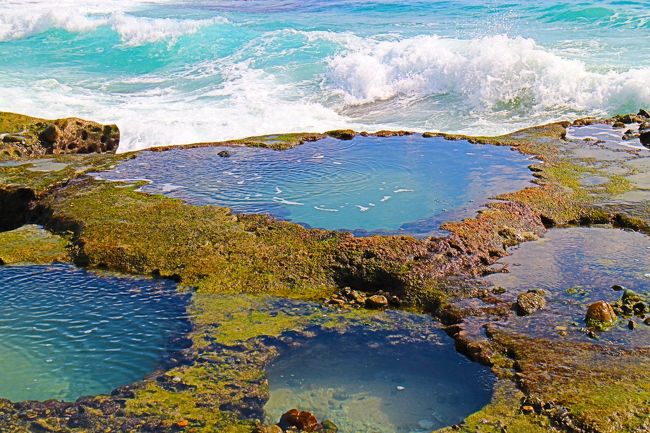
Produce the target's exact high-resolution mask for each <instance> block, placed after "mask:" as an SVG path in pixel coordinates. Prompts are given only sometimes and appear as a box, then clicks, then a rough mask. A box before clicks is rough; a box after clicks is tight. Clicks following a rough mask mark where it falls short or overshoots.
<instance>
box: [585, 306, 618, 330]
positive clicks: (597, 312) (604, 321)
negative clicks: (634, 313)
mask: <svg viewBox="0 0 650 433" xmlns="http://www.w3.org/2000/svg"><path fill="white" fill-rule="evenodd" d="M616 320H617V317H616V313H614V309H613V308H612V306H611V305H609V304H608V303H607V302H605V301H597V302H594V303H593V304H591V305H590V306H589V308H587V314H586V315H585V322H586V323H587V326H589V327H591V328H597V329H606V328H608V327H610V326H612V325H613V324H614V323H616Z"/></svg>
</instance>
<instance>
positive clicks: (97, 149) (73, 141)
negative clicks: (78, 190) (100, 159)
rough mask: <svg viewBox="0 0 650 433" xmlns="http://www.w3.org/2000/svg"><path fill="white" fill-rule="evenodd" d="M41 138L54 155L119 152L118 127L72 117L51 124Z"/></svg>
mask: <svg viewBox="0 0 650 433" xmlns="http://www.w3.org/2000/svg"><path fill="white" fill-rule="evenodd" d="M39 138H40V140H41V142H42V143H43V145H44V146H46V147H48V148H49V149H50V150H51V153H54V154H62V153H106V152H114V151H115V150H117V146H118V145H119V143H120V131H119V129H118V128H117V126H116V125H101V124H99V123H96V122H91V121H88V120H83V119H77V118H74V117H72V118H67V119H59V120H55V121H54V122H52V123H50V124H49V125H48V126H47V127H46V128H45V129H44V130H43V132H41V134H40V137H39Z"/></svg>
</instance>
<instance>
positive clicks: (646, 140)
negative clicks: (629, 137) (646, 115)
mask: <svg viewBox="0 0 650 433" xmlns="http://www.w3.org/2000/svg"><path fill="white" fill-rule="evenodd" d="M639 139H640V140H641V144H643V145H644V146H645V147H650V129H646V130H645V131H643V132H641V134H639Z"/></svg>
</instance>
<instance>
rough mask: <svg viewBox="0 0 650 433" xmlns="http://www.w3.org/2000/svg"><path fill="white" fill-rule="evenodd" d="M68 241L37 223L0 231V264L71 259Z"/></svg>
mask: <svg viewBox="0 0 650 433" xmlns="http://www.w3.org/2000/svg"><path fill="white" fill-rule="evenodd" d="M67 246H68V241H67V240H66V239H64V238H62V237H60V236H57V235H54V234H52V233H49V232H48V231H46V230H44V229H43V228H41V227H39V226H35V225H26V226H23V227H20V228H18V229H15V230H11V231H6V232H0V264H5V265H10V264H20V263H33V264H48V263H53V262H67V261H70V254H69V252H68V250H67V249H66V247H67Z"/></svg>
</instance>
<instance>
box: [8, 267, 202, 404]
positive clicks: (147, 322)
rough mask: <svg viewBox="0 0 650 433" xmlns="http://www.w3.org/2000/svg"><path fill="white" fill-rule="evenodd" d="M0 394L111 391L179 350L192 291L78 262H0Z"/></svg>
mask: <svg viewBox="0 0 650 433" xmlns="http://www.w3.org/2000/svg"><path fill="white" fill-rule="evenodd" d="M0 296H2V302H0V346H2V350H1V351H0V398H7V399H10V400H14V401H19V400H46V399H62V400H74V399H76V398H78V397H81V396H84V395H94V394H100V393H108V392H110V391H111V390H113V389H114V388H116V387H118V386H120V385H124V384H128V383H131V382H133V381H136V380H139V379H142V378H143V377H144V376H146V375H147V374H149V373H152V372H153V371H154V370H156V369H157V368H158V367H161V366H163V364H164V363H165V362H166V360H167V359H168V358H169V356H170V355H171V354H172V353H173V352H174V351H175V350H178V349H180V348H181V347H180V345H179V342H178V341H177V340H178V339H179V337H181V336H182V335H183V334H184V333H185V332H187V331H188V330H189V329H188V327H189V322H188V321H187V319H186V313H185V305H186V302H187V296H186V295H182V294H177V293H176V291H175V285H174V284H172V283H170V282H168V281H160V280H146V279H135V278H128V277H116V276H103V275H98V274H95V273H91V272H89V271H86V270H82V269H78V268H75V267H73V266H71V265H64V264H56V265H52V266H4V267H0Z"/></svg>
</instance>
